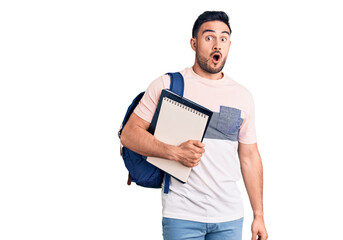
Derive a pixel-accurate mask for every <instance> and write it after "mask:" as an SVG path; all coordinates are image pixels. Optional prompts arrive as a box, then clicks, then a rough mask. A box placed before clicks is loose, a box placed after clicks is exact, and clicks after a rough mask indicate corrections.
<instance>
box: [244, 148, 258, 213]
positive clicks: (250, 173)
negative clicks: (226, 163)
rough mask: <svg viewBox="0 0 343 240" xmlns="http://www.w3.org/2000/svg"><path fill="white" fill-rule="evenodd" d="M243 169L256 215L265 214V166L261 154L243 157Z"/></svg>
mask: <svg viewBox="0 0 343 240" xmlns="http://www.w3.org/2000/svg"><path fill="white" fill-rule="evenodd" d="M241 170H242V175H243V179H244V183H245V187H246V189H247V192H248V196H249V199H250V203H251V207H252V209H253V212H254V217H257V216H263V167H262V161H261V158H260V156H259V154H256V155H254V156H251V157H249V158H246V159H243V160H242V161H241Z"/></svg>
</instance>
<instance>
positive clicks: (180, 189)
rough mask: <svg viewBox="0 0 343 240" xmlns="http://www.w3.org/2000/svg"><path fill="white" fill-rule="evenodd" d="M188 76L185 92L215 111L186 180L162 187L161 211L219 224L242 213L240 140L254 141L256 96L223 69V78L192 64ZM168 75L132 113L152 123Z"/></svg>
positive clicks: (175, 215) (166, 214) (185, 70)
mask: <svg viewBox="0 0 343 240" xmlns="http://www.w3.org/2000/svg"><path fill="white" fill-rule="evenodd" d="M180 73H181V74H182V76H183V77H184V83H185V88H184V95H183V96H184V97H185V98H188V99H190V100H192V101H194V102H196V103H198V104H200V105H202V106H204V107H206V108H208V109H210V110H211V111H213V116H212V119H211V121H210V124H209V127H208V129H207V131H206V133H205V136H204V140H203V143H204V144H205V153H204V154H203V156H202V158H201V161H200V163H199V165H198V166H196V167H194V168H193V169H192V171H191V173H190V176H189V179H188V181H187V183H186V184H182V183H180V182H179V181H177V180H175V179H174V178H171V184H170V190H169V193H168V194H164V193H163V191H162V205H163V211H162V213H163V216H164V217H168V218H177V219H183V220H191V221H199V222H207V223H215V222H225V221H231V220H235V219H239V218H241V217H243V203H242V199H241V196H240V192H239V190H238V187H237V184H236V182H237V181H238V180H240V179H241V172H240V164H239V160H238V157H237V148H238V142H241V143H245V144H252V143H256V131H255V121H254V101H253V98H252V95H251V93H250V92H249V91H248V90H247V89H246V88H245V87H243V86H242V85H240V84H239V83H237V82H236V81H234V80H232V79H231V78H230V77H229V76H227V75H225V74H224V77H223V78H222V79H220V80H210V79H206V78H202V77H200V76H199V75H197V74H196V73H195V72H194V71H193V69H192V68H186V69H184V70H183V71H181V72H180ZM169 86H170V77H169V76H168V75H163V76H161V77H159V78H157V79H156V80H154V81H153V82H152V83H151V84H150V86H149V87H148V89H147V90H146V93H145V94H144V96H143V98H142V99H141V101H140V103H139V104H138V106H137V107H136V109H135V110H134V112H135V113H136V114H137V115H138V116H139V117H141V118H142V119H144V120H146V121H148V122H151V120H152V117H153V115H154V113H155V110H156V106H157V103H158V100H159V97H160V94H161V90H162V89H166V88H169Z"/></svg>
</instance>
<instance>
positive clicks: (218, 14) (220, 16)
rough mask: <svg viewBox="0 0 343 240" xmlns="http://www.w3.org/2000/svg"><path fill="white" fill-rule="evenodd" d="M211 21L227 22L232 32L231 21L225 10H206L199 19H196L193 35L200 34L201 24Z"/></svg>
mask: <svg viewBox="0 0 343 240" xmlns="http://www.w3.org/2000/svg"><path fill="white" fill-rule="evenodd" d="M209 21H221V22H223V23H225V24H226V25H227V26H228V27H229V29H230V34H231V33H232V30H231V27H230V23H229V17H228V15H227V14H226V13H225V12H222V11H206V12H204V13H203V14H201V15H200V16H199V17H198V19H197V20H196V21H195V23H194V26H193V30H192V37H193V38H195V37H196V36H197V35H198V32H199V29H200V26H201V25H202V24H203V23H205V22H209Z"/></svg>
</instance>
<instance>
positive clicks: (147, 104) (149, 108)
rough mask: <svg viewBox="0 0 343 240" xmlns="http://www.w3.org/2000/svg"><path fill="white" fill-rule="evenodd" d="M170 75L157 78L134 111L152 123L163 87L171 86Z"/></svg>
mask: <svg viewBox="0 0 343 240" xmlns="http://www.w3.org/2000/svg"><path fill="white" fill-rule="evenodd" d="M169 86H170V77H169V76H168V75H163V76H161V77H159V78H157V79H155V80H154V81H153V82H152V83H151V84H150V85H149V87H148V88H147V90H146V91H145V93H144V95H143V97H142V99H141V100H140V101H139V103H138V105H137V107H136V108H135V110H134V113H135V114H137V115H138V116H139V117H140V118H142V119H144V120H145V121H147V122H149V123H151V121H152V118H153V116H154V113H155V111H156V107H157V104H158V100H159V98H160V96H161V91H162V89H166V88H169Z"/></svg>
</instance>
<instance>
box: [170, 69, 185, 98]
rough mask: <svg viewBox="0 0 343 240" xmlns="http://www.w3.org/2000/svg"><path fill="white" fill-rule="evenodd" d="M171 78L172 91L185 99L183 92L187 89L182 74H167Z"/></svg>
mask: <svg viewBox="0 0 343 240" xmlns="http://www.w3.org/2000/svg"><path fill="white" fill-rule="evenodd" d="M167 74H168V75H169V76H170V91H172V92H174V93H176V94H177V95H180V96H181V97H183V91H184V88H185V84H184V80H183V76H182V75H181V73H179V72H176V73H167Z"/></svg>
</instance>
